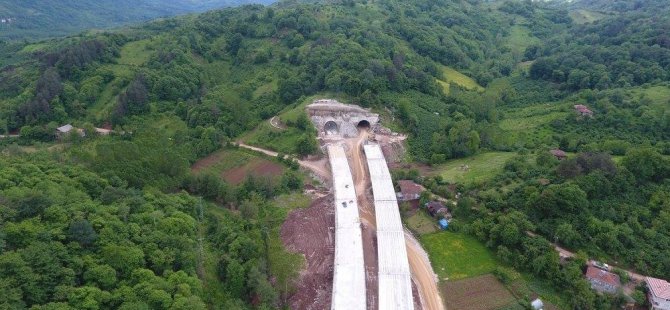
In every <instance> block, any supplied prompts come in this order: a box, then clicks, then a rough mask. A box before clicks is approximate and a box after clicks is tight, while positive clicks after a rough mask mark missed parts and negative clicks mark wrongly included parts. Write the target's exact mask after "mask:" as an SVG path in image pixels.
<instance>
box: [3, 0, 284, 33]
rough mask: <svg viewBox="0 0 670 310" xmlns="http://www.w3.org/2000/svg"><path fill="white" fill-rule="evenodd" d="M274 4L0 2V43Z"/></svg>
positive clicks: (214, 0) (238, 0)
mask: <svg viewBox="0 0 670 310" xmlns="http://www.w3.org/2000/svg"><path fill="white" fill-rule="evenodd" d="M272 2H274V0H257V1H253V0H171V1H156V0H141V1H127V0H123V1H100V0H84V1H81V0H79V1H73V0H68V1H33V0H18V1H17V0H2V1H0V19H2V20H4V22H2V24H0V40H29V41H35V40H37V39H43V38H48V37H54V36H63V35H68V34H74V33H77V32H80V31H83V30H88V29H106V28H111V27H118V26H121V25H126V24H131V23H138V22H143V21H147V20H151V19H155V18H159V17H170V16H174V15H181V14H186V13H194V12H204V11H206V10H211V9H215V8H222V7H228V6H237V5H243V4H249V3H262V4H270V3H272Z"/></svg>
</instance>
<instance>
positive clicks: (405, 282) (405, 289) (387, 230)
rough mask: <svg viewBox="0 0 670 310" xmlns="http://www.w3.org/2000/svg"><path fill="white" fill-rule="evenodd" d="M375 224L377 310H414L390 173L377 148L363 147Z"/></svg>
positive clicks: (377, 146)
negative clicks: (370, 181)
mask: <svg viewBox="0 0 670 310" xmlns="http://www.w3.org/2000/svg"><path fill="white" fill-rule="evenodd" d="M364 150H365V155H366V157H367V160H368V168H369V169H370V178H371V180H372V192H373V194H374V203H375V217H376V220H377V254H378V259H379V309H380V310H387V309H398V310H411V309H414V300H413V296H412V282H411V272H410V269H409V261H408V260H407V248H406V246H405V235H404V230H403V226H402V221H401V220H400V210H399V209H398V202H397V200H396V197H395V189H394V188H393V183H392V181H391V173H390V172H389V169H388V166H387V165H386V159H385V158H384V154H383V153H382V150H381V148H380V147H379V145H376V144H374V145H365V146H364Z"/></svg>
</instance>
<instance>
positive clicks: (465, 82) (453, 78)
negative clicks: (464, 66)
mask: <svg viewBox="0 0 670 310" xmlns="http://www.w3.org/2000/svg"><path fill="white" fill-rule="evenodd" d="M437 82H438V83H439V84H440V85H441V86H442V90H443V91H444V93H445V94H449V84H450V83H454V84H456V85H458V86H461V87H463V88H465V89H467V90H476V91H483V90H484V87H482V86H480V85H479V84H478V83H477V81H475V80H473V79H472V78H471V77H469V76H467V75H465V74H463V73H460V72H458V71H456V70H455V69H453V68H450V67H443V68H442V79H441V80H437Z"/></svg>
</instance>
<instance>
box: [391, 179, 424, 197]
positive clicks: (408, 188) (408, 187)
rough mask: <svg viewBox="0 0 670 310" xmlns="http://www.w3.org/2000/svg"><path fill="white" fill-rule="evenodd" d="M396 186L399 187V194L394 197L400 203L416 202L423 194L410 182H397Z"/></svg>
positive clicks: (417, 186)
mask: <svg viewBox="0 0 670 310" xmlns="http://www.w3.org/2000/svg"><path fill="white" fill-rule="evenodd" d="M398 185H400V193H398V194H397V195H396V196H397V197H398V200H400V201H412V200H418V199H419V196H420V195H421V192H423V188H422V187H421V186H420V185H419V184H416V183H414V181H412V180H399V181H398Z"/></svg>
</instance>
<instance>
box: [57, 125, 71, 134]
mask: <svg viewBox="0 0 670 310" xmlns="http://www.w3.org/2000/svg"><path fill="white" fill-rule="evenodd" d="M72 129H74V127H73V126H72V125H70V124H67V125H63V126H60V127H58V128H56V131H58V132H59V133H61V134H63V133H68V132H70V131H71V130H72Z"/></svg>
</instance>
